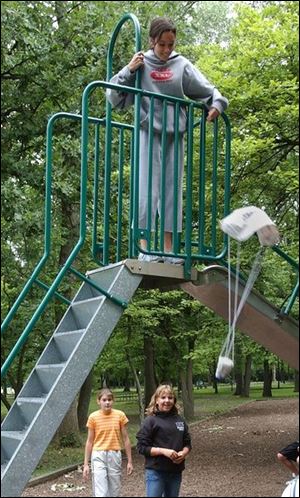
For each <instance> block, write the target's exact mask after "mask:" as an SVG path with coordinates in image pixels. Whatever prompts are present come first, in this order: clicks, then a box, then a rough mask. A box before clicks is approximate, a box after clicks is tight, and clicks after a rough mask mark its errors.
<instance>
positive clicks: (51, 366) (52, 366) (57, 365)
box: [35, 361, 66, 370]
mask: <svg viewBox="0 0 300 498" xmlns="http://www.w3.org/2000/svg"><path fill="white" fill-rule="evenodd" d="M65 364H66V362H65V361H63V362H61V363H47V364H40V363H39V364H38V365H36V367H35V368H36V369H37V370H42V369H47V368H49V369H55V368H60V369H61V370H62V369H63V367H64V366H65Z"/></svg>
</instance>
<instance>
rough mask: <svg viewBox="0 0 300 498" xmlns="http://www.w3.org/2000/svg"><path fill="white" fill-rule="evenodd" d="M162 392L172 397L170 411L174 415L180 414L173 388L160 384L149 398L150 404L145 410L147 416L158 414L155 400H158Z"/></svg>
mask: <svg viewBox="0 0 300 498" xmlns="http://www.w3.org/2000/svg"><path fill="white" fill-rule="evenodd" d="M164 391H166V392H167V393H170V394H172V396H173V397H174V406H173V408H172V411H173V412H175V413H179V412H180V406H179V405H178V403H177V397H176V394H175V391H174V389H173V387H172V386H171V385H170V384H160V385H159V386H158V388H157V389H156V391H155V393H154V394H153V395H152V397H151V400H150V403H149V405H148V407H147V409H146V414H147V415H155V414H156V413H157V412H158V408H157V398H159V397H160V396H161V394H162V393H163V392H164Z"/></svg>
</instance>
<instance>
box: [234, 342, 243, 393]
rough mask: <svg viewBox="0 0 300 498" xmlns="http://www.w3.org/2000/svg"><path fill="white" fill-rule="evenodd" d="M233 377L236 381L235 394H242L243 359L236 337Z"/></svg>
mask: <svg viewBox="0 0 300 498" xmlns="http://www.w3.org/2000/svg"><path fill="white" fill-rule="evenodd" d="M234 378H235V383H236V385H235V392H234V394H235V396H241V395H242V394H243V361H242V353H241V345H240V342H239V338H238V337H236V341H235V360H234Z"/></svg>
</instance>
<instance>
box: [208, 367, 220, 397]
mask: <svg viewBox="0 0 300 498" xmlns="http://www.w3.org/2000/svg"><path fill="white" fill-rule="evenodd" d="M208 368H209V374H210V378H211V379H212V385H213V388H214V392H215V394H218V382H217V379H216V376H215V373H216V369H217V360H216V359H215V358H214V359H213V362H212V363H210V364H209V367H208Z"/></svg>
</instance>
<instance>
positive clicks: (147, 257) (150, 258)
mask: <svg viewBox="0 0 300 498" xmlns="http://www.w3.org/2000/svg"><path fill="white" fill-rule="evenodd" d="M138 260H139V261H143V262H144V263H163V262H164V260H163V257H162V256H156V255H155V254H144V253H142V252H140V253H139V255H138Z"/></svg>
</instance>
